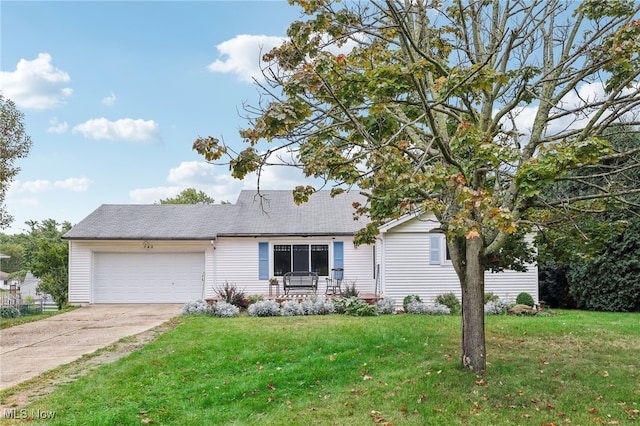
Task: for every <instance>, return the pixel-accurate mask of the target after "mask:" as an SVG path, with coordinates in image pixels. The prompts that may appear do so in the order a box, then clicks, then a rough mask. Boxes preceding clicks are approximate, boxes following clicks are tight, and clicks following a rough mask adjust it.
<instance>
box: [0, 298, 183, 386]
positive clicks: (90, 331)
mask: <svg viewBox="0 0 640 426" xmlns="http://www.w3.org/2000/svg"><path fill="white" fill-rule="evenodd" d="M183 306H184V305H182V304H147V305H139V304H126V305H89V306H84V307H81V308H78V309H76V310H74V311H71V312H67V313H64V314H60V315H55V316H53V317H49V318H46V319H43V320H39V321H34V322H31V323H27V324H22V325H18V326H15V327H10V328H5V329H3V330H0V390H2V389H7V388H9V387H11V386H15V385H17V384H18V383H21V382H23V381H25V380H28V379H31V378H33V377H36V376H39V375H40V374H42V373H44V372H45V371H47V370H51V369H53V368H56V367H58V366H60V365H64V364H68V363H70V362H72V361H75V360H76V359H79V358H81V357H82V356H83V355H85V354H89V353H92V352H95V351H96V350H98V349H100V348H103V347H105V346H109V345H111V344H113V343H116V342H117V341H118V340H120V339H122V338H123V337H127V336H133V335H136V334H139V333H142V332H143V331H146V330H149V329H152V328H154V327H157V326H159V325H161V324H163V323H165V322H166V321H169V320H170V319H171V318H174V317H176V316H178V315H180V313H181V309H182V307H183Z"/></svg>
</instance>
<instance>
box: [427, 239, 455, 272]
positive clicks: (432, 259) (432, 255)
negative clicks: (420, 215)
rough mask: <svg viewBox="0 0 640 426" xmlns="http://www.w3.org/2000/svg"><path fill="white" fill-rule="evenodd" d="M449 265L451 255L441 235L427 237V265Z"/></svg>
mask: <svg viewBox="0 0 640 426" xmlns="http://www.w3.org/2000/svg"><path fill="white" fill-rule="evenodd" d="M449 263H451V253H449V246H448V245H447V240H446V238H445V236H444V235H443V234H433V235H429V265H445V264H449Z"/></svg>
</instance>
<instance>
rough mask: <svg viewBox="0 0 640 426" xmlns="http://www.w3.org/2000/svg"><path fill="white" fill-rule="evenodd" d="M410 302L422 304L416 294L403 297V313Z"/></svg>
mask: <svg viewBox="0 0 640 426" xmlns="http://www.w3.org/2000/svg"><path fill="white" fill-rule="evenodd" d="M411 302H418V303H420V302H422V299H420V296H418V295H417V294H409V295H407V296H405V297H404V299H402V308H403V309H404V311H405V312H407V306H408V305H409V304H410V303H411Z"/></svg>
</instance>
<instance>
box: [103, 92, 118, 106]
mask: <svg viewBox="0 0 640 426" xmlns="http://www.w3.org/2000/svg"><path fill="white" fill-rule="evenodd" d="M116 99H117V98H116V95H115V93H113V91H111V94H110V95H109V96H105V97H104V98H102V100H101V101H100V102H102V104H103V105H106V106H111V105H113V104H115V103H116Z"/></svg>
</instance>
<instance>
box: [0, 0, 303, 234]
mask: <svg viewBox="0 0 640 426" xmlns="http://www.w3.org/2000/svg"><path fill="white" fill-rule="evenodd" d="M297 18H299V9H298V8H297V7H292V6H289V5H288V3H286V2H285V1H259V2H249V1H193V2H187V1H174V2H170V1H104V2H100V1H42V2H35V1H6V0H1V1H0V28H1V33H0V40H1V41H0V43H1V44H0V52H1V53H0V91H2V93H3V96H4V97H6V98H9V99H12V100H13V101H14V102H15V103H16V105H17V106H18V109H19V110H20V111H22V112H23V113H24V114H25V124H26V127H27V133H28V134H29V135H30V136H31V138H32V141H33V147H32V149H31V152H30V154H29V156H28V157H27V158H26V159H22V160H20V161H19V163H18V166H19V167H21V169H22V170H21V172H20V173H19V175H18V176H17V178H16V181H15V182H14V183H13V185H11V187H10V188H9V190H8V194H7V198H6V204H5V207H6V209H7V210H8V212H9V214H11V215H13V216H14V218H15V220H14V222H13V224H12V225H11V227H10V228H8V229H5V230H0V232H5V233H15V232H22V231H23V230H25V229H26V228H27V227H26V225H25V224H24V222H25V221H27V220H43V219H47V218H53V219H56V220H58V221H59V222H62V221H65V220H67V221H70V222H71V223H72V224H75V223H77V222H79V221H80V220H82V219H83V218H84V217H85V216H86V215H88V214H89V213H90V212H91V211H93V210H94V209H95V208H97V207H98V206H99V205H100V204H104V203H109V204H130V203H153V202H157V201H158V200H160V199H161V198H167V197H171V196H174V195H176V194H177V193H179V192H180V191H181V190H182V189H185V188H188V187H195V188H197V189H199V190H202V191H204V192H206V193H207V194H208V195H210V196H211V197H213V198H214V199H215V200H216V202H219V201H221V200H225V201H231V202H234V201H235V200H236V198H237V195H238V193H239V191H240V190H241V189H255V179H254V178H248V179H246V180H245V181H242V182H241V181H237V180H234V179H232V178H231V177H230V175H229V171H228V167H226V166H212V165H209V164H207V163H206V162H205V161H204V159H203V158H202V157H201V156H199V155H198V154H197V153H196V152H195V151H193V150H192V149H191V146H192V144H193V141H194V140H195V139H196V138H197V137H198V136H209V135H211V136H215V137H218V138H222V137H224V140H225V141H226V142H227V143H228V144H230V145H232V146H237V147H239V148H241V146H240V145H241V143H240V138H239V137H238V129H239V128H242V127H244V126H245V125H246V121H245V120H244V119H243V118H242V117H241V115H242V103H243V102H249V103H253V104H255V103H256V102H257V94H258V91H257V87H256V86H255V85H254V84H252V83H251V77H252V76H256V77H258V76H259V74H258V65H259V64H258V58H259V56H260V55H259V52H260V50H261V48H262V49H267V48H268V47H271V46H273V45H275V44H277V43H279V42H280V41H281V40H282V38H283V37H284V36H285V34H286V29H287V27H288V25H289V24H290V23H291V22H292V21H294V20H295V19H297ZM267 50H268V49H267ZM274 169H276V170H270V171H268V173H267V174H266V175H265V176H264V182H263V186H264V187H267V188H272V189H291V188H293V186H295V185H296V184H299V183H301V182H302V177H301V176H300V175H298V174H297V173H296V172H295V171H292V170H289V169H286V168H282V167H277V168H274Z"/></svg>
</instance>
